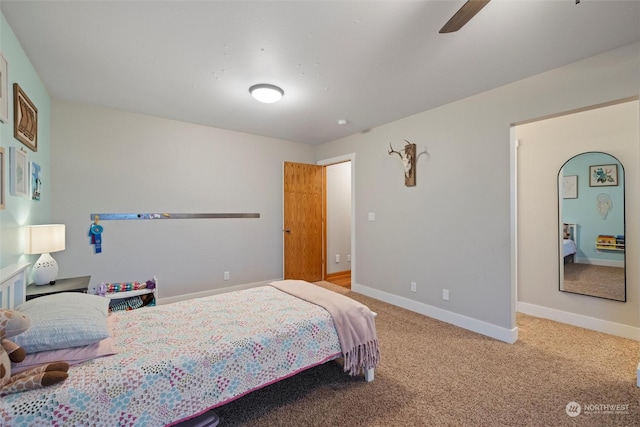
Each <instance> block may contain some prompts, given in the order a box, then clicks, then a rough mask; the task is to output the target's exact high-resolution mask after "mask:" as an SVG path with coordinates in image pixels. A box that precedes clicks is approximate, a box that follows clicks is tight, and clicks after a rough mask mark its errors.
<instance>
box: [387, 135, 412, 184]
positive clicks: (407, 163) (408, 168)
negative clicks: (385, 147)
mask: <svg viewBox="0 0 640 427" xmlns="http://www.w3.org/2000/svg"><path fill="white" fill-rule="evenodd" d="M404 141H405V142H406V143H407V145H405V146H404V148H403V149H402V150H400V151H396V150H394V149H393V146H392V145H391V143H389V148H391V149H390V150H389V155H391V154H393V153H395V154H397V155H398V156H400V159H401V160H402V164H403V165H404V185H406V186H407V187H414V186H415V185H416V144H412V143H410V142H409V141H407V140H406V139H405V140H404Z"/></svg>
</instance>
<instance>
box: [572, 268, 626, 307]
mask: <svg viewBox="0 0 640 427" xmlns="http://www.w3.org/2000/svg"><path fill="white" fill-rule="evenodd" d="M563 290H565V291H567V292H573V293H576V294H583V295H592V296H596V297H600V298H608V299H614V300H617V301H624V300H625V277H624V268H620V267H605V266H602V265H590V264H577V263H566V264H565V265H564V289H563Z"/></svg>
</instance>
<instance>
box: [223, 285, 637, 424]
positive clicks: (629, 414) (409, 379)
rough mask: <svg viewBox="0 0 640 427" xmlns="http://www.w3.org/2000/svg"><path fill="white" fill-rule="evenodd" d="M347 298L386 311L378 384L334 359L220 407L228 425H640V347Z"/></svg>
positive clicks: (538, 322)
mask: <svg viewBox="0 0 640 427" xmlns="http://www.w3.org/2000/svg"><path fill="white" fill-rule="evenodd" d="M329 285H331V284H329ZM329 285H326V284H323V286H325V287H328V288H332V286H335V285H332V286H329ZM337 288H339V287H337ZM347 295H348V296H350V297H352V298H354V299H356V300H358V301H360V302H362V303H364V304H366V305H368V306H369V307H370V308H371V309H372V310H374V311H376V312H377V313H378V317H377V319H376V325H377V329H378V337H379V340H380V345H381V354H382V362H381V364H380V365H379V367H378V369H376V373H375V380H374V381H373V382H372V383H366V382H365V381H364V379H363V378H360V377H358V378H352V377H349V376H348V375H347V374H345V373H343V372H342V369H341V367H340V366H339V364H338V363H337V362H335V361H334V362H329V363H326V364H324V365H322V366H318V367H315V368H312V369H310V370H308V371H305V372H302V373H300V374H298V375H296V376H294V377H291V378H289V379H286V380H284V381H281V382H279V383H276V384H273V385H271V386H268V387H266V388H264V389H261V390H258V391H256V392H253V393H251V394H249V395H247V396H244V397H242V398H240V399H238V400H236V401H234V402H231V403H229V404H227V405H225V406H222V407H220V408H217V409H216V410H215V412H216V413H217V414H218V415H219V416H220V418H221V422H220V426H221V427H226V426H269V427H272V426H295V427H298V426H342V425H345V426H372V427H377V426H380V427H382V426H385V427H399V426H565V425H566V426H639V425H640V405H639V402H638V399H639V398H640V389H638V388H637V387H636V377H635V375H636V366H637V364H638V361H639V360H640V353H639V351H638V350H639V347H638V343H637V342H635V341H631V340H627V339H623V338H617V337H614V336H610V335H606V334H601V333H597V332H592V331H588V330H585V329H581V328H576V327H572V326H568V325H564V324H560V323H556V322H552V321H548V320H544V319H538V318H534V317H531V316H526V315H519V316H518V326H519V328H520V329H519V331H520V334H519V337H520V339H519V340H518V342H517V343H515V344H506V343H503V342H500V341H496V340H493V339H491V338H487V337H484V336H482V335H478V334H475V333H473V332H469V331H466V330H464V329H460V328H457V327H455V326H452V325H449V324H446V323H442V322H439V321H437V320H433V319H431V318H428V317H425V316H422V315H419V314H416V313H413V312H410V311H407V310H404V309H401V308H398V307H395V306H392V305H389V304H386V303H383V302H380V301H377V300H374V299H371V298H368V297H365V296H362V295H359V294H356V293H353V292H349V293H347ZM573 401H575V402H577V403H579V404H580V405H581V408H582V413H581V414H580V415H578V416H577V417H575V418H572V417H569V416H568V415H567V412H566V409H565V408H566V406H567V404H569V403H570V402H573ZM605 404H616V405H622V406H619V407H618V408H619V409H620V408H622V412H623V413H621V414H608V413H603V412H602V411H604V407H603V406H602V405H605ZM625 405H626V406H625ZM624 408H626V410H625V409H624ZM585 410H587V411H590V413H589V414H585V413H584V411H585Z"/></svg>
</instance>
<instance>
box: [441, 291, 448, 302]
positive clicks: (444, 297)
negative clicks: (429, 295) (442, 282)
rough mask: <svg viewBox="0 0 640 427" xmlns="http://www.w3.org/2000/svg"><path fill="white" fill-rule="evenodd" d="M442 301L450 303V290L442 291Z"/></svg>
mask: <svg viewBox="0 0 640 427" xmlns="http://www.w3.org/2000/svg"><path fill="white" fill-rule="evenodd" d="M442 299H443V300H445V301H449V289H443V290H442Z"/></svg>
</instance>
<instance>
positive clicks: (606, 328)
mask: <svg viewBox="0 0 640 427" xmlns="http://www.w3.org/2000/svg"><path fill="white" fill-rule="evenodd" d="M518 311H519V312H520V313H524V314H529V315H531V316H536V317H542V318H544V319H549V320H555V321H556V322H560V323H566V324H569V325H573V326H578V327H581V328H585V329H591V330H592V331H598V332H604V333H605V334H610V335H616V336H618V337H622V338H628V339H631V340H636V341H640V328H636V327H634V326H629V325H623V324H622V323H616V322H610V321H608V320H602V319H597V318H595V317H589V316H584V315H582V314H575V313H569V312H567V311H562V310H556V309H554V308H549V307H542V306H540V305H535V304H529V303H526V302H518Z"/></svg>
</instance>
